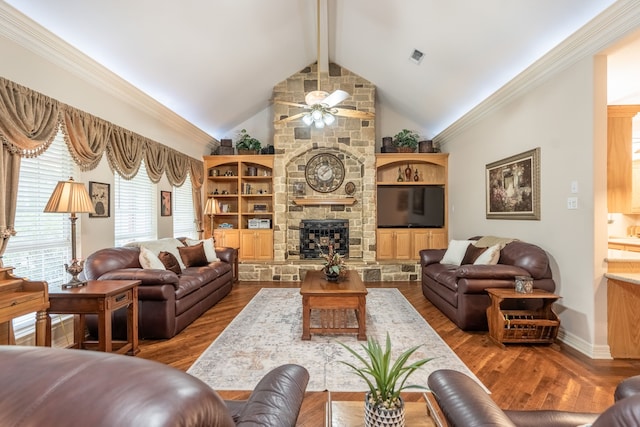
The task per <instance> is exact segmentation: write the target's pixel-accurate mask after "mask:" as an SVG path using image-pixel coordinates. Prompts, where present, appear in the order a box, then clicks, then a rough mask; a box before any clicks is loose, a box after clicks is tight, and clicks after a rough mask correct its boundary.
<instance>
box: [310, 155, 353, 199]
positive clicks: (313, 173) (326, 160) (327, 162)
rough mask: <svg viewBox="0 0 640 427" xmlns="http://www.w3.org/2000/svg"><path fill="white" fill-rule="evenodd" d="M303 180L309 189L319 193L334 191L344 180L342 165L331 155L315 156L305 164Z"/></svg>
mask: <svg viewBox="0 0 640 427" xmlns="http://www.w3.org/2000/svg"><path fill="white" fill-rule="evenodd" d="M304 172H305V178H306V179H307V184H309V187H311V188H313V189H314V190H315V191H318V192H320V193H331V192H332V191H335V190H336V189H337V188H338V187H340V185H341V184H342V181H343V180H344V165H343V164H342V161H341V160H340V159H339V158H338V157H336V156H335V155H333V154H328V153H323V154H317V155H315V156H313V157H312V158H311V160H309V161H308V162H307V166H306V167H305V170H304Z"/></svg>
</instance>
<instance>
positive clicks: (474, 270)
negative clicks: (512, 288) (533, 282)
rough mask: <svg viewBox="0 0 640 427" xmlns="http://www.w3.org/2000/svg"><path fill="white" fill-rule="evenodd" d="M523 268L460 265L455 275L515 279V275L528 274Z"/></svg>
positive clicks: (504, 265) (460, 276)
mask: <svg viewBox="0 0 640 427" xmlns="http://www.w3.org/2000/svg"><path fill="white" fill-rule="evenodd" d="M528 275H529V272H528V271H527V270H525V269H524V268H520V267H516V266H514V265H506V264H495V265H473V264H468V265H466V264H465V265H461V266H460V267H458V268H457V269H456V277H458V278H464V279H494V280H515V277H516V276H528Z"/></svg>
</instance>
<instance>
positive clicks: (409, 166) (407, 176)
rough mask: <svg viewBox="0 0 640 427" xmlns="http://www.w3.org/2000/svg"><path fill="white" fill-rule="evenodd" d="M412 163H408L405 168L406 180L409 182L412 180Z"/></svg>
mask: <svg viewBox="0 0 640 427" xmlns="http://www.w3.org/2000/svg"><path fill="white" fill-rule="evenodd" d="M411 172H412V170H411V165H407V167H406V168H404V180H405V181H407V182H411Z"/></svg>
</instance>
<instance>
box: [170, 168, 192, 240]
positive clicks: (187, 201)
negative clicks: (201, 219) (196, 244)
mask: <svg viewBox="0 0 640 427" xmlns="http://www.w3.org/2000/svg"><path fill="white" fill-rule="evenodd" d="M173 235H174V236H176V237H191V238H192V239H197V238H198V232H197V231H196V223H195V217H194V215H193V194H192V192H191V178H190V177H189V175H188V174H187V178H186V179H185V180H184V184H182V186H180V187H173Z"/></svg>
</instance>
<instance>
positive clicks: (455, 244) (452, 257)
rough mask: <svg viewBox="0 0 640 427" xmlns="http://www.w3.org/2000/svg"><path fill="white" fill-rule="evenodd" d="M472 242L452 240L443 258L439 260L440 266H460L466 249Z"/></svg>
mask: <svg viewBox="0 0 640 427" xmlns="http://www.w3.org/2000/svg"><path fill="white" fill-rule="evenodd" d="M473 242H474V241H473V240H452V241H450V242H449V247H448V248H447V251H446V252H445V253H444V256H443V257H442V259H441V260H440V264H451V265H460V263H461V262H462V258H464V254H465V253H467V247H469V245H470V244H471V243H473Z"/></svg>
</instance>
